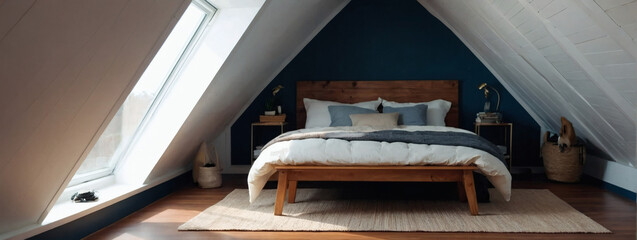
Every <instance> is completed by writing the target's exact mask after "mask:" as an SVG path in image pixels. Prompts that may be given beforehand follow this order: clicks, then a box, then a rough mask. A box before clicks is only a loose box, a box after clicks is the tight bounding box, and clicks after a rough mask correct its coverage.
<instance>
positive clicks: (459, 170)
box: [248, 80, 511, 215]
mask: <svg viewBox="0 0 637 240" xmlns="http://www.w3.org/2000/svg"><path fill="white" fill-rule="evenodd" d="M304 98H311V99H321V100H327V101H335V102H341V103H358V102H365V101H374V100H375V99H378V98H382V99H390V100H392V101H396V102H427V101H432V100H435V99H445V100H447V101H449V102H451V108H450V109H449V111H448V113H447V114H446V116H445V117H444V123H445V124H446V125H447V126H449V127H442V126H440V127H433V126H425V127H420V126H418V127H416V126H414V127H401V128H400V131H405V132H418V131H422V130H426V131H429V132H432V133H433V132H450V133H451V132H453V133H456V132H457V133H458V134H460V133H461V134H470V132H468V131H466V130H461V129H457V127H458V125H459V121H458V116H459V106H458V103H459V101H458V100H459V99H458V81H456V80H411V81H300V82H297V103H296V105H297V115H296V116H297V127H298V128H301V130H297V131H296V132H293V133H294V134H297V135H298V134H304V133H312V134H313V133H315V132H322V133H325V132H327V133H328V134H329V133H331V132H333V131H334V132H341V131H345V132H347V131H354V130H356V131H360V132H371V131H375V130H374V129H365V128H355V129H354V130H352V128H348V127H343V128H342V129H341V128H338V127H326V128H310V129H303V128H304V127H305V123H306V109H305V107H304V102H303V99H304ZM392 131H397V130H395V129H392ZM356 133H358V132H356ZM339 144H340V145H339ZM343 144H345V145H344V146H346V147H345V148H343V149H344V150H338V151H334V150H329V149H339V147H340V146H342V145H343ZM347 144H350V145H347ZM365 144H366V145H365ZM368 145H374V146H378V147H373V148H369V146H368ZM358 146H363V147H362V148H357V147H358ZM356 149H360V150H356ZM369 149H371V150H369ZM374 149H382V150H374ZM388 149H389V150H388ZM401 149H402V150H401ZM367 151H371V152H374V151H378V156H380V157H378V156H376V155H373V154H371V155H370V154H368V153H367ZM382 151H384V152H382ZM335 152H338V153H335ZM343 152H347V153H346V154H350V155H349V156H346V157H342V159H341V157H340V155H335V154H343ZM401 154H404V155H401ZM449 154H451V155H449ZM363 155H369V156H371V157H369V156H363ZM401 156H402V157H401ZM366 158H373V159H374V160H373V161H372V160H368V159H366ZM368 161H371V162H368ZM498 162H499V160H498V159H497V158H496V157H494V155H493V154H490V153H487V152H485V151H482V150H477V149H473V148H468V147H463V146H444V145H437V144H412V143H401V142H398V143H386V142H374V141H345V140H341V139H336V140H335V139H324V138H308V139H295V140H289V141H279V142H276V143H274V144H272V145H271V146H269V147H268V148H266V149H264V152H263V153H262V155H261V156H259V158H258V159H257V160H256V161H255V163H254V164H253V166H252V168H251V170H250V174H249V176H248V186H249V189H250V201H251V202H252V201H254V199H256V197H257V196H258V194H259V192H260V190H261V189H262V188H263V186H264V185H265V182H266V181H267V179H268V178H269V177H270V176H272V175H273V174H274V173H278V183H277V184H278V186H277V195H276V196H277V197H276V200H275V206H274V214H275V215H282V213H283V206H284V203H285V196H286V194H287V195H288V198H287V200H288V203H293V202H294V201H295V195H296V186H297V182H298V181H390V182H391V181H398V182H457V186H458V193H459V196H460V200H461V201H467V202H468V206H469V211H470V213H471V214H472V215H477V214H478V204H477V199H476V192H475V187H474V184H475V183H474V178H473V172H480V173H482V174H484V175H485V176H486V177H487V179H488V180H489V181H490V182H491V183H492V184H493V185H494V186H495V187H496V189H498V191H499V192H500V193H501V194H502V195H503V197H504V198H505V199H507V200H508V199H509V197H510V181H511V176H510V174H509V173H508V171H507V170H506V166H505V165H504V164H503V163H501V162H499V164H498Z"/></svg>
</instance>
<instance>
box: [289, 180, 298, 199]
mask: <svg viewBox="0 0 637 240" xmlns="http://www.w3.org/2000/svg"><path fill="white" fill-rule="evenodd" d="M289 183H290V184H289V186H288V188H289V189H288V203H294V201H295V200H296V183H297V182H296V181H289Z"/></svg>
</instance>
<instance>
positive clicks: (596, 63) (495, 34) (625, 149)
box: [419, 0, 637, 167]
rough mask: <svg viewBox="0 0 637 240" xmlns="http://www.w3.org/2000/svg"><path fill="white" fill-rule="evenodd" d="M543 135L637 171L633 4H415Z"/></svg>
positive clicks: (442, 0) (549, 0) (504, 0)
mask: <svg viewBox="0 0 637 240" xmlns="http://www.w3.org/2000/svg"><path fill="white" fill-rule="evenodd" d="M419 2H420V3H421V4H422V5H423V6H424V7H425V8H426V9H427V10H428V11H429V12H431V13H432V14H433V15H434V16H436V17H437V18H438V19H440V20H441V21H442V22H443V23H444V24H445V25H447V27H449V28H450V29H451V30H452V31H453V32H454V33H455V34H456V35H457V36H458V37H459V38H460V39H461V40H462V41H463V42H464V43H465V44H466V45H467V47H469V48H470V49H471V50H472V51H473V52H474V53H475V54H476V55H477V56H478V58H479V59H480V60H481V61H482V62H483V63H484V64H485V65H486V66H487V67H488V68H489V69H490V70H491V72H492V73H493V74H494V75H495V76H496V77H497V78H498V79H499V80H500V82H501V83H502V84H503V86H505V87H506V88H507V90H508V91H509V92H511V94H512V95H513V96H514V97H515V98H516V100H518V101H519V102H520V103H522V105H523V106H524V107H525V108H526V110H527V111H529V112H531V113H532V115H533V116H534V117H535V118H536V121H538V123H539V124H540V125H541V126H542V127H543V128H545V129H549V130H552V131H558V130H559V128H560V122H559V119H560V116H565V117H566V118H568V119H569V120H570V121H571V122H573V125H574V127H575V131H576V133H577V134H578V136H579V137H582V138H584V139H586V140H587V141H589V143H590V144H592V145H594V146H595V147H597V148H599V149H601V150H602V151H604V153H606V154H607V155H608V156H610V157H611V158H612V160H615V161H617V162H620V163H623V164H626V165H630V166H633V167H635V166H637V159H636V156H635V154H636V149H635V148H636V146H637V143H636V140H635V138H636V136H635V135H636V130H635V124H636V121H637V120H636V118H637V115H636V111H637V110H636V106H637V60H636V59H637V2H636V1H635V0H596V1H593V0H473V1H464V0H419Z"/></svg>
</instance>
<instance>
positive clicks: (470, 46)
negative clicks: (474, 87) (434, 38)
mask: <svg viewBox="0 0 637 240" xmlns="http://www.w3.org/2000/svg"><path fill="white" fill-rule="evenodd" d="M418 2H419V3H420V4H421V5H422V6H423V7H425V9H427V10H428V11H429V13H431V14H432V15H434V16H435V17H436V18H437V19H438V20H440V21H441V22H442V23H443V24H444V25H445V26H446V27H447V28H449V30H451V31H452V32H453V33H454V34H455V35H456V37H458V39H460V41H461V42H462V43H463V44H464V45H465V46H466V47H467V48H468V49H469V51H471V52H472V53H473V55H474V56H476V58H478V60H480V62H481V63H482V64H484V66H485V67H486V68H487V69H488V70H489V72H491V73H492V74H493V76H494V77H495V78H496V79H498V81H499V82H500V84H502V86H504V88H505V89H506V90H507V91H508V92H509V93H510V94H511V96H513V98H515V99H516V100H517V101H518V103H520V105H521V106H522V108H524V110H525V111H526V112H528V113H529V115H530V116H531V118H533V120H534V121H535V122H536V123H537V124H538V125H540V127H541V128H543V129H549V128H550V126H551V125H550V124H548V122H547V121H545V120H544V119H543V118H541V117H540V116H539V115H538V114H537V113H536V112H535V111H533V109H532V108H531V107H530V106H529V104H528V103H527V99H529V98H523V97H521V96H520V94H518V92H517V91H515V90H514V88H513V87H511V85H510V84H509V82H508V81H505V80H504V77H503V76H501V75H500V74H499V73H498V71H495V69H494V68H493V66H491V64H490V63H489V62H488V61H486V59H484V58H483V57H482V54H480V52H479V51H477V50H476V48H475V47H474V46H473V44H470V43H469V41H467V39H466V38H465V37H464V35H463V34H460V33H459V31H458V30H457V29H456V28H455V27H454V26H453V25H452V24H449V22H448V21H447V19H446V18H443V17H442V16H441V14H440V13H439V12H438V11H437V10H436V8H435V7H434V6H433V5H431V4H430V1H429V0H418Z"/></svg>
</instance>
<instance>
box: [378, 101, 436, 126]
mask: <svg viewBox="0 0 637 240" xmlns="http://www.w3.org/2000/svg"><path fill="white" fill-rule="evenodd" d="M427 108H428V106H427V104H418V105H414V106H410V107H385V106H383V113H395V112H397V113H399V114H400V116H398V125H417V126H425V125H427Z"/></svg>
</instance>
